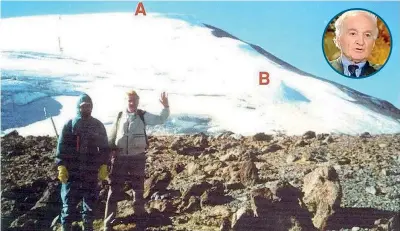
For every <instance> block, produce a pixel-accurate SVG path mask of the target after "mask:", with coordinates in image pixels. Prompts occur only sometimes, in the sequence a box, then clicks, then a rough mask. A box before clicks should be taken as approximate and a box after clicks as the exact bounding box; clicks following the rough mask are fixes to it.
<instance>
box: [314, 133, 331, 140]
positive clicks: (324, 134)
mask: <svg viewBox="0 0 400 231" xmlns="http://www.w3.org/2000/svg"><path fill="white" fill-rule="evenodd" d="M327 136H329V134H326V133H321V134H318V135H317V140H323V139H325V138H326V137H327Z"/></svg>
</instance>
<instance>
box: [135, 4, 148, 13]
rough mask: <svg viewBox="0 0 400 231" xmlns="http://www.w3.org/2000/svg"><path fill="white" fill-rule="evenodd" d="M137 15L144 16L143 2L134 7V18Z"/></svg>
mask: <svg viewBox="0 0 400 231" xmlns="http://www.w3.org/2000/svg"><path fill="white" fill-rule="evenodd" d="M138 14H143V15H144V16H146V10H145V9H144V5H143V2H139V3H138V5H137V7H136V12H135V16H137V15H138Z"/></svg>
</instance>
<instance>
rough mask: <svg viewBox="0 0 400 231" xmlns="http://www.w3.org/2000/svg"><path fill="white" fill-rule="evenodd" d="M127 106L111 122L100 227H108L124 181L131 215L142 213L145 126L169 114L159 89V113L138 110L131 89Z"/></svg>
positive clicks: (114, 215)
mask: <svg viewBox="0 0 400 231" xmlns="http://www.w3.org/2000/svg"><path fill="white" fill-rule="evenodd" d="M125 100H126V104H127V107H126V109H125V110H124V111H122V112H119V113H118V116H117V118H116V120H115V121H114V123H113V125H112V130H111V132H110V135H109V145H110V148H111V149H112V150H114V151H113V153H112V161H111V162H112V168H111V171H110V175H109V178H110V189H109V191H108V197H107V204H106V209H105V218H104V230H105V231H109V230H112V226H113V225H114V222H115V217H116V212H117V202H118V200H121V199H122V198H123V197H124V183H125V181H128V182H129V186H130V187H131V188H132V189H133V191H134V201H133V208H134V214H135V216H143V215H144V214H145V213H146V211H145V209H144V204H145V202H144V199H143V191H144V180H145V165H146V149H147V147H148V142H147V135H146V125H156V124H163V123H164V122H165V121H166V120H167V118H168V116H169V114H170V111H169V104H168V98H167V96H166V94H165V92H163V93H162V94H161V99H160V103H161V104H162V105H163V107H164V108H163V110H162V111H161V113H160V115H154V114H151V113H149V112H146V111H143V110H140V109H138V105H139V95H138V94H137V93H136V92H135V91H133V90H131V91H128V92H127V93H126V97H125Z"/></svg>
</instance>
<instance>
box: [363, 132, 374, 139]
mask: <svg viewBox="0 0 400 231" xmlns="http://www.w3.org/2000/svg"><path fill="white" fill-rule="evenodd" d="M360 137H361V138H371V137H372V136H371V134H369V132H364V133H362V134H361V135H360Z"/></svg>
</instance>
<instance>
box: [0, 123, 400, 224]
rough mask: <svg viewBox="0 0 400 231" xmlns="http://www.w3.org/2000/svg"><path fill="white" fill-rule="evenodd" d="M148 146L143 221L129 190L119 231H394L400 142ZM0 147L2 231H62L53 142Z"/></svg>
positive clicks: (183, 141) (7, 142) (276, 139)
mask: <svg viewBox="0 0 400 231" xmlns="http://www.w3.org/2000/svg"><path fill="white" fill-rule="evenodd" d="M150 142H151V148H150V149H149V152H148V159H147V162H148V163H147V170H146V175H147V180H146V183H145V196H146V198H147V201H148V202H147V204H146V206H147V210H148V212H149V215H148V216H146V217H145V218H142V219H138V218H137V217H136V216H134V211H133V210H132V208H131V206H130V204H129V203H128V202H129V198H130V197H131V192H130V191H127V195H126V198H124V199H123V200H121V201H120V202H119V205H120V206H119V207H120V209H119V210H120V211H119V215H118V216H119V218H120V219H119V220H120V222H119V223H118V224H117V225H116V226H114V229H116V230H139V229H145V230H400V224H399V211H400V134H395V135H379V136H371V135H369V134H368V133H365V134H362V135H360V136H347V135H337V134H315V133H314V132H312V131H310V132H307V133H305V134H304V135H303V136H286V135H268V134H257V135H255V136H252V137H242V136H240V135H237V134H232V133H224V134H222V135H219V136H217V137H208V136H206V135H204V134H198V135H186V136H166V137H150ZM1 145H2V149H1V174H2V178H1V192H2V194H1V210H2V211H1V212H2V216H1V226H2V228H1V230H57V229H59V224H58V222H57V221H58V220H56V219H54V218H55V217H56V216H57V214H58V213H59V211H60V206H61V204H60V197H59V182H58V181H57V179H56V175H57V171H56V168H55V166H54V165H53V163H54V159H53V157H54V151H55V146H56V139H55V138H53V137H29V136H28V137H21V136H19V135H18V134H17V133H16V132H14V133H10V134H9V135H7V136H5V137H3V138H2V140H1ZM101 187H102V190H101V192H100V194H99V195H100V197H99V198H100V199H99V202H98V203H99V208H98V211H97V214H96V218H97V220H96V222H95V226H96V227H97V228H96V229H97V230H101V228H100V227H101V224H102V217H103V211H104V203H105V195H106V190H107V185H106V184H103V185H102V186H101ZM53 221H54V222H53ZM52 222H53V226H52V228H50V226H51V225H52ZM79 225H80V223H79V222H76V224H75V228H78V226H79Z"/></svg>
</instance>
